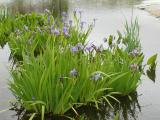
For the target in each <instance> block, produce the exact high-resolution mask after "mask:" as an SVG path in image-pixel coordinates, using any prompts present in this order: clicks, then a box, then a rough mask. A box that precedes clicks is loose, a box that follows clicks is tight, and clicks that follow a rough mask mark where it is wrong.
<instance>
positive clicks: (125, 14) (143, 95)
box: [0, 0, 160, 120]
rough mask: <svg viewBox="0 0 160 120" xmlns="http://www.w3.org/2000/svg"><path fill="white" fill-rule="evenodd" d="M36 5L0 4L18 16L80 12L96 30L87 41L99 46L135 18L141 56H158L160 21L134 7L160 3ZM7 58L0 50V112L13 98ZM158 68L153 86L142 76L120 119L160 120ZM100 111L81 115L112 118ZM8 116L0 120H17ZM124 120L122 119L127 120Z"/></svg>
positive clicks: (89, 0)
mask: <svg viewBox="0 0 160 120" xmlns="http://www.w3.org/2000/svg"><path fill="white" fill-rule="evenodd" d="M19 1H20V0H19ZM24 1H27V0H24ZM37 1H38V2H37ZM37 1H36V0H33V1H32V3H31V2H27V5H28V6H26V4H24V3H23V2H20V3H19V2H18V3H17V2H16V1H15V0H8V2H7V1H6V0H0V4H1V5H2V3H3V5H4V4H5V5H6V6H8V7H9V8H10V10H11V11H12V12H13V11H14V12H17V11H20V12H21V13H24V12H27V11H30V10H35V11H43V10H44V9H45V8H49V9H51V10H53V11H54V10H55V11H56V10H58V12H59V13H60V12H62V11H63V10H66V11H68V12H69V13H70V12H71V11H73V10H74V9H75V8H80V9H81V10H82V11H83V20H84V21H88V22H91V21H92V20H93V18H96V19H97V21H96V26H95V28H94V30H93V32H92V34H91V35H90V36H89V38H88V40H90V41H93V42H95V43H96V44H101V43H102V40H103V38H104V37H106V36H108V35H109V34H115V33H116V31H117V29H118V30H123V29H124V21H125V20H126V19H127V20H130V19H131V16H132V15H133V16H137V17H138V20H139V24H140V38H141V43H142V47H143V52H144V54H145V56H146V57H145V58H147V57H149V56H151V55H153V54H155V53H159V54H160V47H159V46H160V40H159V38H160V20H159V19H157V18H155V17H153V16H151V15H150V14H149V13H147V12H145V11H141V10H138V9H136V8H135V7H134V6H135V5H138V4H141V3H156V1H159V0H155V1H154V0H144V1H142V0H141V1H140V0H68V1H65V2H64V1H62V0H55V1H54V2H53V3H52V1H51V0H48V1H49V2H47V0H41V1H43V2H40V0H37ZM57 2H58V3H57ZM25 3H26V2H25ZM51 3H52V4H51ZM55 5H57V6H55ZM53 6H54V7H53ZM8 57H9V49H8V47H7V46H5V47H4V48H3V49H0V110H3V109H5V108H8V107H9V106H8V104H7V101H9V100H10V99H11V98H12V95H11V94H10V92H9V90H8V89H7V81H8V79H9V72H8V65H9V64H8ZM145 60H146V59H145ZM158 61H160V57H158ZM159 66H160V64H159V63H158V66H157V71H156V72H157V74H156V75H157V76H156V80H155V83H154V82H152V81H151V80H149V79H148V78H147V77H145V76H143V77H142V83H141V85H140V86H139V87H138V89H137V97H136V99H135V101H134V102H133V103H131V104H129V105H127V101H125V102H124V104H123V102H122V106H121V108H123V109H121V111H124V112H122V118H123V117H125V116H127V117H128V120H132V119H136V120H160V114H159V113H160V102H159V101H160V95H159V92H160V81H159V79H160V69H159V68H160V67H159ZM122 101H124V100H122ZM1 103H2V105H1ZM138 106H139V107H140V108H139V107H138ZM134 107H135V108H134ZM130 109H131V110H130ZM103 110H104V111H103V112H102V113H99V112H97V111H96V110H93V109H92V110H90V109H89V108H88V109H87V108H85V109H84V108H82V110H81V111H80V112H82V111H83V112H85V111H88V112H87V114H88V116H90V118H92V119H95V120H97V119H100V120H103V119H106V120H107V119H109V118H108V117H107V114H108V113H110V114H113V111H111V110H110V111H109V112H108V110H107V108H106V109H103ZM133 114H134V115H133ZM11 115H14V112H10V111H9V112H6V113H3V114H0V120H14V119H15V120H16V119H17V117H14V118H12V116H11ZM133 116H134V117H133ZM127 117H125V118H126V119H127Z"/></svg>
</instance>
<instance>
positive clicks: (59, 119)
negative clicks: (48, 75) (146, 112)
mask: <svg viewBox="0 0 160 120" xmlns="http://www.w3.org/2000/svg"><path fill="white" fill-rule="evenodd" d="M118 100H119V101H120V103H116V102H115V101H113V102H112V105H113V107H114V109H112V108H111V107H109V105H108V104H107V103H106V102H104V103H103V104H101V105H100V107H99V109H97V108H96V107H94V105H92V104H89V105H86V106H83V107H80V108H79V109H77V110H76V111H77V113H78V114H79V116H77V115H76V114H75V112H74V111H73V110H70V111H68V112H67V113H65V115H62V116H61V115H60V116H57V115H55V116H52V114H47V115H45V117H46V120H55V119H56V120H70V119H69V117H70V118H75V119H79V118H80V117H83V118H85V120H113V118H114V117H115V115H116V114H117V113H118V115H119V119H120V120H137V118H138V114H139V113H140V112H141V106H140V104H139V102H138V94H137V92H135V93H133V94H131V95H130V96H129V97H128V96H126V97H120V98H118ZM15 108H16V107H15ZM13 110H15V111H17V114H16V115H17V116H18V120H28V119H29V115H30V114H29V113H27V112H26V111H25V110H23V109H21V111H19V110H18V109H13ZM39 119H41V118H40V117H39V116H38V115H37V117H36V118H35V120H39Z"/></svg>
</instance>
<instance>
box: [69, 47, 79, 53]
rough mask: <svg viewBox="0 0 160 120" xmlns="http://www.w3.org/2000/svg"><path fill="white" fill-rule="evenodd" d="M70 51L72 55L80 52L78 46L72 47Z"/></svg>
mask: <svg viewBox="0 0 160 120" xmlns="http://www.w3.org/2000/svg"><path fill="white" fill-rule="evenodd" d="M70 51H71V52H72V53H77V52H78V47H77V46H74V47H72V48H71V49H70Z"/></svg>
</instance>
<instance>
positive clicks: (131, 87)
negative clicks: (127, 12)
mask: <svg viewBox="0 0 160 120" xmlns="http://www.w3.org/2000/svg"><path fill="white" fill-rule="evenodd" d="M77 14H78V15H77ZM81 14H82V13H81V12H77V11H76V12H74V15H73V19H72V20H68V18H67V13H65V12H63V13H62V18H63V20H62V21H61V20H59V19H55V18H54V17H53V16H52V15H51V13H50V12H49V11H48V10H45V13H44V14H36V13H32V14H25V15H17V16H14V17H13V16H12V17H7V18H3V19H1V21H2V23H0V25H1V26H5V25H6V24H9V25H12V26H11V27H8V28H7V27H5V28H4V29H2V30H1V31H0V34H3V35H4V36H2V38H3V39H4V38H5V39H4V40H6V41H7V42H8V45H9V47H10V49H11V57H12V58H13V59H12V60H14V61H15V60H16V62H14V63H15V64H14V67H13V68H12V69H11V76H12V79H11V81H10V82H9V88H10V90H11V91H12V93H13V95H14V96H15V97H16V99H17V101H18V103H20V105H21V106H22V107H23V108H24V109H25V110H27V111H30V112H33V113H42V111H43V113H46V114H47V113H48V114H50V113H52V114H64V113H65V112H67V111H68V110H73V111H74V112H75V113H76V114H77V112H76V110H75V109H76V108H78V107H80V106H82V105H85V104H87V103H95V105H96V107H97V108H98V104H99V103H101V102H102V101H103V100H105V101H107V103H108V104H109V105H110V106H111V104H110V102H109V100H108V98H111V99H113V100H116V101H117V99H116V98H115V96H114V95H115V94H118V95H121V96H125V95H129V94H130V93H132V92H134V91H135V90H136V88H137V86H138V84H139V81H140V77H141V75H142V73H143V72H144V71H143V70H144V65H143V64H142V62H143V58H144V55H143V53H142V51H141V46H140V43H139V36H138V35H139V34H138V33H139V27H138V23H137V21H136V22H135V23H134V22H132V24H131V26H129V25H128V24H126V33H125V35H124V36H123V35H122V34H121V33H120V32H119V31H118V32H117V33H118V37H116V36H112V35H110V36H109V37H108V38H105V42H104V45H106V46H108V47H106V48H104V47H103V45H101V46H95V45H94V44H87V43H86V40H87V37H88V35H89V34H90V32H91V30H92V29H93V26H94V24H95V23H94V22H93V24H91V25H88V29H84V25H87V23H86V22H83V21H81V17H80V18H79V17H77V16H81ZM6 29H7V30H6ZM6 31H7V35H6V34H4V33H5V32H6ZM2 38H0V39H2Z"/></svg>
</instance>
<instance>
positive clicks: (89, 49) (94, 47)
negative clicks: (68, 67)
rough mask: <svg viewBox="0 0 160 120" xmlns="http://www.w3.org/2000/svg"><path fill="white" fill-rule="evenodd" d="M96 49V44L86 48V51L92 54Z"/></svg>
mask: <svg viewBox="0 0 160 120" xmlns="http://www.w3.org/2000/svg"><path fill="white" fill-rule="evenodd" d="M94 49H96V46H95V45H94V44H91V45H90V46H88V47H86V50H87V51H88V52H92V51H93V50H94Z"/></svg>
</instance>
